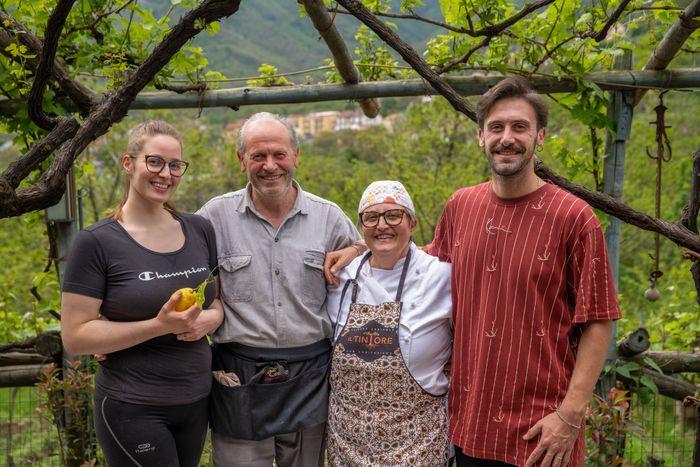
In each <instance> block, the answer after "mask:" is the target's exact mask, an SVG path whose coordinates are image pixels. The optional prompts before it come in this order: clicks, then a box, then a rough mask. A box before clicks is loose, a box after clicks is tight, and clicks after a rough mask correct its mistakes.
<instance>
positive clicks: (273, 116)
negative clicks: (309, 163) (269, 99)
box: [237, 112, 299, 154]
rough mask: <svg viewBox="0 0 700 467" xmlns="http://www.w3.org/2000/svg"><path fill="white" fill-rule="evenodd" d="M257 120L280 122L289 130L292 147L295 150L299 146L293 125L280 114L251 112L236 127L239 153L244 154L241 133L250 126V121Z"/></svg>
mask: <svg viewBox="0 0 700 467" xmlns="http://www.w3.org/2000/svg"><path fill="white" fill-rule="evenodd" d="M258 120H277V121H278V122H280V123H281V124H282V125H284V126H285V128H287V130H288V131H289V141H291V143H292V148H293V149H294V150H295V151H296V150H297V149H298V148H299V138H298V137H297V132H296V130H294V127H292V125H290V124H289V122H288V121H287V120H286V119H284V118H283V117H281V116H280V115H277V114H273V113H270V112H258V113H256V114H253V115H251V116H250V118H248V120H246V121H245V122H244V123H243V125H242V126H241V127H240V128H239V129H238V146H237V150H238V152H239V153H240V154H245V145H244V144H243V135H244V133H245V131H246V129H247V128H248V126H250V124H251V123H253V122H256V121H258Z"/></svg>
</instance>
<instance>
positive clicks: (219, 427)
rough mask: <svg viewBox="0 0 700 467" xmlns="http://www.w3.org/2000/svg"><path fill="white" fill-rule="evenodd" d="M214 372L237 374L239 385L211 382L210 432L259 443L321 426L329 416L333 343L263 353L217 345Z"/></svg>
mask: <svg viewBox="0 0 700 467" xmlns="http://www.w3.org/2000/svg"><path fill="white" fill-rule="evenodd" d="M212 349H213V360H212V370H213V371H224V372H226V373H234V374H235V375H236V376H237V377H238V379H239V380H240V383H241V384H240V386H233V387H231V386H226V385H224V384H221V383H219V381H217V380H216V379H214V381H213V382H212V391H211V404H210V406H209V407H210V421H211V426H212V430H213V431H214V432H215V433H217V434H220V435H224V436H229V437H232V438H236V439H248V440H261V439H265V438H269V437H271V436H275V435H279V434H284V433H293V432H295V431H299V430H302V429H305V428H310V427H313V426H317V425H320V424H322V423H324V422H325V421H326V418H327V417H328V392H329V384H328V367H329V363H330V356H331V343H330V340H328V339H323V340H321V341H318V342H316V343H314V344H311V345H307V346H304V347H293V348H286V349H259V348H254V347H249V346H247V345H242V344H237V343H227V344H214V345H213V347H212Z"/></svg>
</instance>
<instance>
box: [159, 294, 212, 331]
mask: <svg viewBox="0 0 700 467" xmlns="http://www.w3.org/2000/svg"><path fill="white" fill-rule="evenodd" d="M188 296H189V294H188V293H183V292H182V289H181V290H178V291H177V292H175V293H174V294H172V295H171V296H170V298H169V299H168V301H167V302H165V304H164V305H163V307H162V308H161V309H160V311H159V312H158V316H156V320H157V321H158V322H159V323H160V324H161V326H162V327H163V328H164V330H165V331H166V332H165V333H166V334H167V333H173V334H180V333H183V332H192V331H193V330H194V329H195V328H194V324H195V322H196V321H197V317H198V316H199V314H200V313H201V312H202V309H201V308H200V307H199V305H197V304H196V303H195V302H194V301H193V302H192V304H191V305H190V306H189V307H187V308H184V309H183V308H182V306H183V305H184V304H186V303H187V301H188V300H189V299H188V298H187V297H188ZM181 301H182V303H181ZM176 307H177V308H176ZM178 309H182V311H178Z"/></svg>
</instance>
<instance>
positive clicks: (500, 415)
mask: <svg viewBox="0 0 700 467" xmlns="http://www.w3.org/2000/svg"><path fill="white" fill-rule="evenodd" d="M504 418H505V416H504V415H503V410H502V409H500V408H499V409H498V416H497V417H493V418H492V420H493V421H494V422H496V423H501V422H502V421H503V419H504Z"/></svg>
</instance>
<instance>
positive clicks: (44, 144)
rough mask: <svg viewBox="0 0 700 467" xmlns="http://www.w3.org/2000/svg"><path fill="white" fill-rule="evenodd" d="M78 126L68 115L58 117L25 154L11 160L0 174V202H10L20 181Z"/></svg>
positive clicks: (69, 136)
mask: <svg viewBox="0 0 700 467" xmlns="http://www.w3.org/2000/svg"><path fill="white" fill-rule="evenodd" d="M78 128H80V125H79V124H78V122H77V121H76V120H75V119H73V118H70V117H59V120H58V124H57V125H56V126H55V127H54V129H53V130H51V132H50V133H49V134H48V135H47V136H46V137H45V138H44V139H42V140H40V141H38V142H37V143H35V144H34V146H33V147H32V149H30V150H29V151H28V152H27V153H26V154H25V155H23V156H21V157H20V158H18V159H17V160H15V161H13V162H12V163H11V164H10V165H9V166H8V168H7V170H5V171H4V172H3V173H2V174H1V175H0V204H1V203H2V202H8V203H11V202H12V201H13V199H14V195H15V189H17V187H18V186H19V184H20V182H22V180H24V179H25V178H27V176H28V175H29V174H30V173H31V172H32V170H34V169H36V168H37V167H38V166H39V164H41V163H42V162H43V161H44V160H46V158H47V157H49V156H50V155H51V154H52V153H53V152H54V151H55V150H56V149H57V148H58V147H60V146H61V145H62V144H63V143H65V142H66V141H68V140H69V139H70V138H72V137H73V136H74V135H75V133H76V132H77V131H78Z"/></svg>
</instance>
